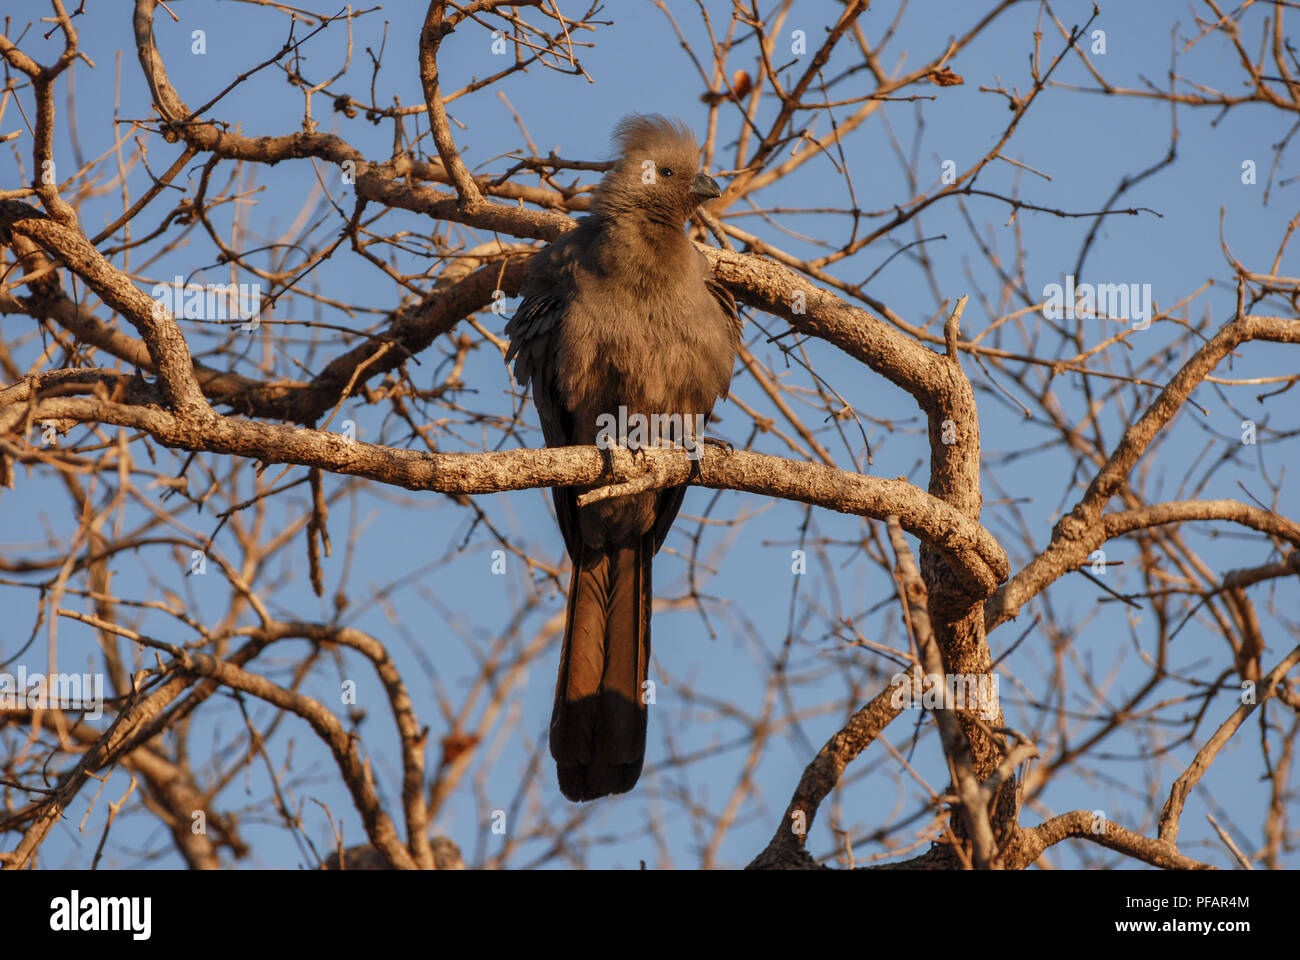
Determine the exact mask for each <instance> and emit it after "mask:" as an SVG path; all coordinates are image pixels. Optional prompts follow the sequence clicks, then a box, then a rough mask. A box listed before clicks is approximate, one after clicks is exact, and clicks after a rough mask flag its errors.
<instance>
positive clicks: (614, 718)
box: [506, 115, 740, 800]
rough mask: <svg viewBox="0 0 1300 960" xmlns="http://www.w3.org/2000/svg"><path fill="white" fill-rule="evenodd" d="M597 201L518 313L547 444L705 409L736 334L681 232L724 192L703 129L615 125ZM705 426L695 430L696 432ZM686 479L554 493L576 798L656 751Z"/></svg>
mask: <svg viewBox="0 0 1300 960" xmlns="http://www.w3.org/2000/svg"><path fill="white" fill-rule="evenodd" d="M614 145H615V148H616V152H617V158H616V161H615V166H614V167H613V168H611V169H610V170H609V171H608V172H607V173H606V174H605V177H604V179H602V181H601V183H600V186H599V187H598V188H597V190H596V192H595V195H594V201H593V204H592V210H593V212H592V214H591V215H590V216H587V217H583V218H582V220H581V221H580V222H579V224H578V226H577V227H576V228H575V229H574V230H571V231H569V232H568V233H566V234H565V235H564V236H562V237H560V238H559V239H558V240H556V241H555V242H554V243H552V244H551V245H550V246H548V247H546V248H545V249H544V250H542V251H541V252H540V253H539V254H538V255H537V256H536V257H535V258H534V259H533V262H532V264H531V266H530V268H529V275H528V279H527V281H526V282H525V283H524V287H523V289H522V291H521V293H522V296H523V302H522V303H521V304H520V305H519V309H518V310H517V311H516V312H515V315H514V317H513V318H512V319H511V320H510V322H509V323H508V324H507V325H506V333H507V335H509V337H510V349H509V352H508V353H507V355H506V360H507V362H509V361H510V360H514V363H515V368H514V369H515V378H516V379H517V380H518V381H519V383H520V385H522V386H527V385H528V384H530V383H531V384H532V391H533V402H534V404H535V405H536V407H537V413H538V417H539V419H540V420H541V424H542V433H543V435H544V437H545V439H546V444H547V446H552V447H558V446H570V445H574V444H591V443H595V442H596V438H597V435H598V433H599V431H600V427H601V424H602V421H601V416H602V415H605V414H608V415H610V416H613V417H618V414H619V407H620V406H623V407H625V408H626V414H627V415H628V416H629V417H630V416H631V415H634V414H642V415H644V416H647V417H648V416H651V415H659V414H683V415H695V414H702V415H703V416H704V417H705V418H706V419H707V417H708V415H709V414H710V412H711V411H712V410H713V405H714V403H715V402H716V401H717V400H719V399H721V398H722V397H725V396H726V394H727V389H728V387H729V385H730V383H731V370H732V365H733V363H734V361H735V354H736V346H737V344H738V342H739V338H740V320H739V317H738V315H737V313H736V304H735V301H734V300H733V299H732V297H731V294H730V293H728V292H727V290H726V289H725V288H724V287H723V286H722V285H721V284H719V283H718V282H717V280H715V279H714V277H713V273H712V271H711V270H710V268H709V264H708V261H707V260H706V259H705V258H704V256H703V254H701V253H700V252H699V251H698V250H696V249H695V247H694V246H693V245H692V244H691V242H690V240H689V239H687V237H686V235H685V233H684V232H683V227H684V225H685V223H686V221H687V220H688V219H689V218H690V215H691V213H692V212H693V211H694V210H695V208H696V207H697V206H699V204H700V203H702V202H703V201H704V200H706V199H709V198H710V197H715V196H718V186H717V184H716V183H714V182H713V180H712V179H711V178H709V177H707V176H704V175H703V174H700V173H699V172H698V169H699V159H698V158H699V150H698V148H697V147H696V143H695V136H694V134H693V133H692V132H691V131H690V129H689V128H687V127H686V126H684V125H683V124H681V123H680V122H674V121H670V120H666V119H665V118H663V117H659V116H636V115H634V116H630V117H626V118H625V119H624V120H623V121H622V122H621V123H620V124H619V125H618V127H617V128H616V130H615V133H614ZM690 432H691V433H694V430H693V429H692V430H690ZM685 491H686V488H685V487H684V486H682V487H674V488H671V489H666V490H660V491H651V492H647V493H642V494H635V495H633V496H628V497H620V498H617V499H613V500H604V501H600V502H597V503H594V504H590V505H588V506H586V507H582V508H579V507H578V506H577V497H578V495H579V494H580V493H581V492H583V491H582V489H578V488H573V487H557V488H554V489H553V490H552V491H551V493H552V497H553V499H554V501H555V512H556V516H557V518H558V520H559V524H560V530H561V532H562V533H563V534H564V542H565V545H566V546H567V547H568V551H569V556H570V557H571V558H572V560H573V567H574V573H573V578H572V580H571V582H570V585H569V605H568V613H567V619H566V624H565V631H564V646H563V649H562V652H561V654H560V670H559V677H558V679H557V681H556V690H555V706H554V709H553V712H552V714H551V731H550V746H551V755H552V756H553V757H554V758H555V762H556V768H557V771H558V774H559V781H560V789H561V791H562V792H563V793H564V795H565V796H566V797H568V798H569V799H570V800H592V799H595V798H597V797H602V796H605V795H606V794H611V793H622V792H624V791H626V790H630V789H631V788H632V786H633V785H634V784H635V783H636V781H637V777H638V776H640V773H641V764H642V761H643V759H644V757H645V738H646V706H645V703H644V702H643V694H642V691H643V689H644V687H643V685H644V683H645V681H646V676H647V672H648V669H649V662H650V603H651V561H652V558H653V557H654V554H655V553H656V552H657V551H658V550H659V548H660V546H662V545H663V542H664V538H665V537H666V536H667V534H668V528H669V527H670V526H671V525H672V522H673V518H674V517H675V516H676V515H677V511H678V508H679V507H680V506H681V503H682V497H683V495H684V494H685Z"/></svg>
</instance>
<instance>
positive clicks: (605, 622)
mask: <svg viewBox="0 0 1300 960" xmlns="http://www.w3.org/2000/svg"><path fill="white" fill-rule="evenodd" d="M653 557H654V543H653V538H652V536H651V535H650V534H644V535H641V536H637V537H635V538H632V539H630V540H627V541H623V542H621V543H618V544H614V545H611V546H609V547H606V548H604V549H596V548H592V547H584V548H583V551H582V556H581V558H580V559H579V562H578V563H577V564H576V565H575V567H574V573H573V579H572V581H571V583H570V586H569V609H568V618H567V621H566V623H565V630H564V648H563V650H562V652H561V654H560V673H559V678H558V680H557V682H556V685H555V707H554V710H553V712H552V713H551V736H550V740H551V756H553V757H554V758H555V762H556V767H557V770H558V772H559V779H560V790H561V792H563V794H564V795H565V796H566V797H568V798H569V799H570V800H594V799H596V798H597V797H603V796H607V795H608V794H611V793H624V792H626V791H628V790H631V789H632V787H633V786H634V785H635V784H636V781H637V778H638V777H639V776H640V775H641V765H642V762H643V761H644V759H645V739H646V704H645V701H644V695H643V694H644V684H645V682H646V678H647V676H648V673H649V666H650V598H651V584H650V573H651V564H652V560H653Z"/></svg>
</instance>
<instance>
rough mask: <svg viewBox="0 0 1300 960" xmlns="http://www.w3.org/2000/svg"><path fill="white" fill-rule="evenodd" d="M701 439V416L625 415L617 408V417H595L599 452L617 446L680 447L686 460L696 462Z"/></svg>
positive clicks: (702, 425)
mask: <svg viewBox="0 0 1300 960" xmlns="http://www.w3.org/2000/svg"><path fill="white" fill-rule="evenodd" d="M703 438H704V414H702V413H651V414H644V413H628V410H627V407H625V406H620V407H619V408H618V416H615V415H614V414H612V413H602V414H601V415H600V416H598V417H596V446H598V447H599V448H600V449H602V450H608V449H609V448H610V447H613V446H617V445H618V444H620V443H622V444H624V445H626V446H628V447H633V448H643V447H665V446H681V447H684V448H685V450H686V456H687V457H688V458H690V459H691V460H698V459H700V441H701V440H703Z"/></svg>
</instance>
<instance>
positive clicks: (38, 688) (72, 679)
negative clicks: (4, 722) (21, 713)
mask: <svg viewBox="0 0 1300 960" xmlns="http://www.w3.org/2000/svg"><path fill="white" fill-rule="evenodd" d="M0 709H3V710H50V709H54V710H85V711H86V716H88V717H90V718H91V719H96V720H97V719H99V718H100V717H102V716H103V715H104V675H103V674H102V673H50V674H45V673H28V672H27V667H25V666H23V665H22V664H19V666H18V673H17V675H16V676H15V675H14V674H12V673H2V672H0Z"/></svg>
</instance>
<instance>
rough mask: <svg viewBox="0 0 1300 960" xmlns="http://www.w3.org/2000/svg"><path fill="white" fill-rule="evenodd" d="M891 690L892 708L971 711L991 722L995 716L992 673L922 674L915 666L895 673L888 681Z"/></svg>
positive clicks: (995, 677)
mask: <svg viewBox="0 0 1300 960" xmlns="http://www.w3.org/2000/svg"><path fill="white" fill-rule="evenodd" d="M889 685H890V686H891V687H892V688H893V691H894V692H893V693H892V694H891V695H890V698H889V705H890V706H892V707H893V708H894V709H895V710H940V709H948V710H974V711H975V712H977V713H978V714H979V715H980V717H981V718H982V719H983V720H985V721H987V722H993V721H994V720H996V719H997V715H998V675H997V674H996V673H947V674H944V675H943V676H940V675H939V674H937V673H930V674H924V675H922V673H921V671H920V670H919V669H918V668H915V667H914V668H913V669H912V671H911V672H910V673H896V674H894V676H893V677H891V678H890V680H889Z"/></svg>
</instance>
